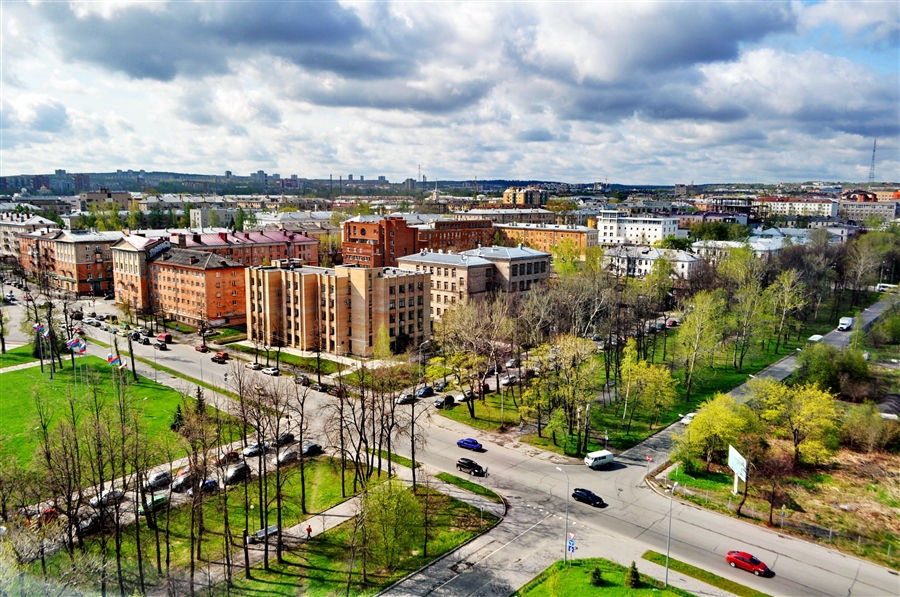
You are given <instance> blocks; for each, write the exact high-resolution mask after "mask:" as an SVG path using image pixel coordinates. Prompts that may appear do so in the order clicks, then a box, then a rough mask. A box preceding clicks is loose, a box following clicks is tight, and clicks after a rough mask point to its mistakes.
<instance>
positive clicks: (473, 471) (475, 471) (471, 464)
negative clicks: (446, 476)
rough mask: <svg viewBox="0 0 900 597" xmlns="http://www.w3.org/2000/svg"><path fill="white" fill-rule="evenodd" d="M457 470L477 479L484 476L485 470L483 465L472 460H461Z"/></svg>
mask: <svg viewBox="0 0 900 597" xmlns="http://www.w3.org/2000/svg"><path fill="white" fill-rule="evenodd" d="M456 470H458V471H462V472H464V473H469V474H470V475H474V476H477V477H481V476H482V475H484V469H483V468H481V465H480V464H478V463H477V462H475V461H474V460H472V459H470V458H460V459H459V460H457V461H456Z"/></svg>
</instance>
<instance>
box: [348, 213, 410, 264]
mask: <svg viewBox="0 0 900 597" xmlns="http://www.w3.org/2000/svg"><path fill="white" fill-rule="evenodd" d="M417 234H418V233H417V229H416V228H410V227H409V226H408V225H407V223H406V220H405V219H403V218H401V217H398V216H386V217H385V216H357V217H355V218H351V219H349V220H347V221H346V222H344V234H343V242H342V243H341V248H342V252H343V258H344V264H345V265H359V266H361V267H396V266H397V259H398V258H399V257H403V256H404V255H412V254H413V253H415V252H417V251H418V237H417Z"/></svg>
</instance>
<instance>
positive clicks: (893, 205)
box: [838, 201, 900, 222]
mask: <svg viewBox="0 0 900 597" xmlns="http://www.w3.org/2000/svg"><path fill="white" fill-rule="evenodd" d="M898 205H900V201H841V202H840V203H838V216H839V217H841V218H844V219H846V220H853V221H854V222H861V221H863V220H865V219H866V218H881V219H882V220H893V219H894V218H896V217H897V207H898Z"/></svg>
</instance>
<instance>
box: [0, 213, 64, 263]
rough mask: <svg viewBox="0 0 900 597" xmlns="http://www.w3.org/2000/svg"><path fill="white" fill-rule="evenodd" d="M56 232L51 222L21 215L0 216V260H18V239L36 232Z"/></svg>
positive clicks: (54, 225) (8, 214)
mask: <svg viewBox="0 0 900 597" xmlns="http://www.w3.org/2000/svg"><path fill="white" fill-rule="evenodd" d="M54 229H56V230H58V229H59V225H58V224H57V223H56V222H54V221H53V220H48V219H47V218H42V217H41V216H33V215H29V214H23V213H15V212H9V213H3V214H0V259H16V260H18V259H19V237H20V236H22V235H23V234H33V233H34V232H36V231H38V230H46V231H49V230H54Z"/></svg>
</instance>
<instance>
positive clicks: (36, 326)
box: [31, 322, 44, 332]
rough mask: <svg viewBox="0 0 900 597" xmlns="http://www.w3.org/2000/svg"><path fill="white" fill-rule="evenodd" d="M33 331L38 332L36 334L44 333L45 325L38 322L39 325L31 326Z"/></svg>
mask: <svg viewBox="0 0 900 597" xmlns="http://www.w3.org/2000/svg"><path fill="white" fill-rule="evenodd" d="M31 329H33V330H34V331H36V332H43V331H44V324H43V323H40V322H38V323H36V324H34V325H33V326H31Z"/></svg>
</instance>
